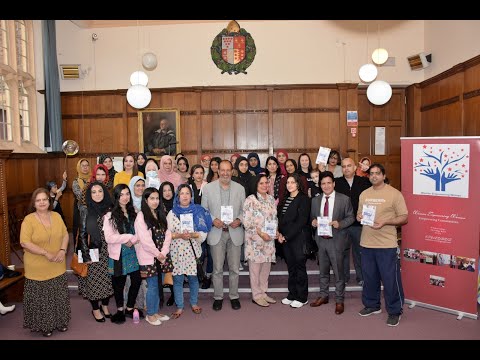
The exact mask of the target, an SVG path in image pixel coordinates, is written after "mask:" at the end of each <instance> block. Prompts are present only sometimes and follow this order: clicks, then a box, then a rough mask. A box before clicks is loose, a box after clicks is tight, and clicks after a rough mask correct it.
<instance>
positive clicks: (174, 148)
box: [138, 108, 182, 158]
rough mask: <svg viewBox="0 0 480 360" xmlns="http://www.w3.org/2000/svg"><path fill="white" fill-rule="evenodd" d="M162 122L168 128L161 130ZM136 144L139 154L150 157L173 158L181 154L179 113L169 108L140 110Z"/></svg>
mask: <svg viewBox="0 0 480 360" xmlns="http://www.w3.org/2000/svg"><path fill="white" fill-rule="evenodd" d="M162 121H163V124H165V125H167V127H168V128H166V129H165V128H164V129H163V130H162V129H161V122H162ZM160 130H162V131H160ZM138 144H139V149H140V150H139V152H143V153H145V154H146V155H147V156H150V157H156V158H159V157H161V156H163V155H170V156H175V155H176V154H178V153H179V152H181V148H182V145H181V144H182V142H181V136H180V111H179V110H178V109H170V108H165V109H148V110H140V111H139V112H138Z"/></svg>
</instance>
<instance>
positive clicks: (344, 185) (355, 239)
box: [335, 158, 372, 286]
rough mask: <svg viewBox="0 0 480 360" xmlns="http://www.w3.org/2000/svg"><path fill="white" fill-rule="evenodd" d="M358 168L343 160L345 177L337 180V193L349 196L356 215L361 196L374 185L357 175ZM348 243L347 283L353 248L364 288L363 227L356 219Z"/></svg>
mask: <svg viewBox="0 0 480 360" xmlns="http://www.w3.org/2000/svg"><path fill="white" fill-rule="evenodd" d="M356 171H357V166H356V165H355V161H353V159H351V158H345V159H343V160H342V172H343V176H342V177H338V178H335V191H337V192H339V193H341V194H344V195H347V196H348V197H349V198H350V201H351V202H352V207H353V213H354V214H356V213H357V210H358V199H359V197H360V194H361V193H362V192H363V191H364V190H365V189H368V188H369V187H370V186H372V184H371V183H370V181H369V180H368V178H367V177H362V176H358V175H355V172H356ZM347 233H348V242H347V244H346V248H345V252H344V256H343V266H344V273H345V283H347V282H348V280H350V248H352V255H353V265H354V266H355V274H356V279H357V283H358V285H360V286H363V276H362V263H361V257H360V254H361V247H360V236H361V235H362V225H360V223H359V222H358V221H357V220H356V219H355V221H354V223H353V224H352V226H350V227H349V228H348V229H347Z"/></svg>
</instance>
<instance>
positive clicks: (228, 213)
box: [220, 205, 233, 224]
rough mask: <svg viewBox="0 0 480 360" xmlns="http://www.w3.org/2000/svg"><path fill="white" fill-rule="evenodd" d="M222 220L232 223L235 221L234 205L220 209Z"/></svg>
mask: <svg viewBox="0 0 480 360" xmlns="http://www.w3.org/2000/svg"><path fill="white" fill-rule="evenodd" d="M220 220H222V221H223V222H224V223H225V224H230V223H232V222H233V206H231V205H229V206H222V207H221V209H220Z"/></svg>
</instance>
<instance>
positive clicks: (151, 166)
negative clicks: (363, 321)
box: [145, 158, 160, 190]
mask: <svg viewBox="0 0 480 360" xmlns="http://www.w3.org/2000/svg"><path fill="white" fill-rule="evenodd" d="M149 187H153V188H155V189H157V190H158V189H159V188H160V179H159V178H158V164H157V161H156V160H155V159H152V158H149V159H148V160H147V162H146V163H145V188H149Z"/></svg>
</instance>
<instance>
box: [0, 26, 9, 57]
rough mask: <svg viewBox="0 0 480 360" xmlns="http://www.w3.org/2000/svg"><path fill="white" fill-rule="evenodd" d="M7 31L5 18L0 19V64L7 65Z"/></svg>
mask: <svg viewBox="0 0 480 360" xmlns="http://www.w3.org/2000/svg"><path fill="white" fill-rule="evenodd" d="M7 39H8V32H7V22H6V20H0V64H6V65H8V46H7Z"/></svg>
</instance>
